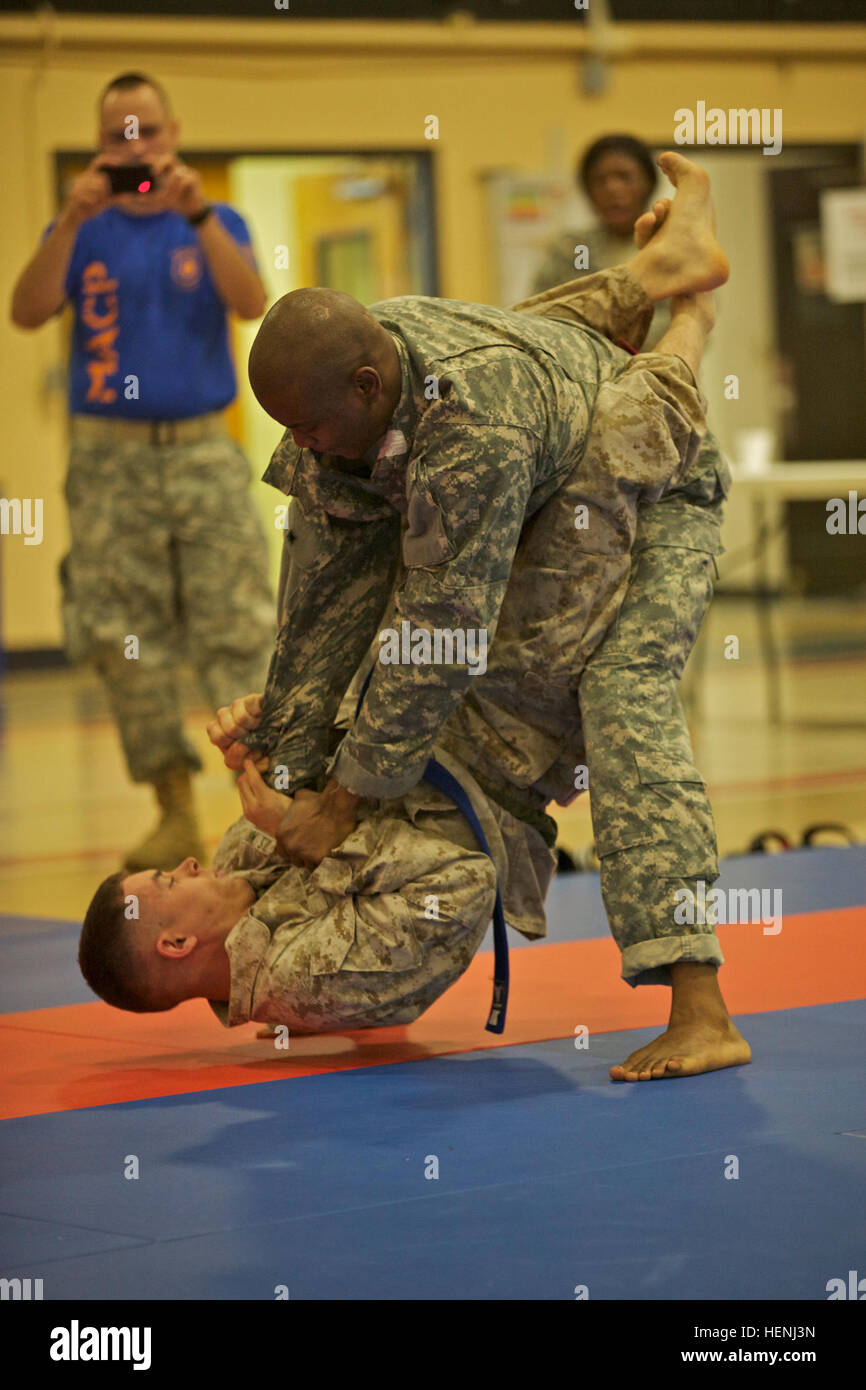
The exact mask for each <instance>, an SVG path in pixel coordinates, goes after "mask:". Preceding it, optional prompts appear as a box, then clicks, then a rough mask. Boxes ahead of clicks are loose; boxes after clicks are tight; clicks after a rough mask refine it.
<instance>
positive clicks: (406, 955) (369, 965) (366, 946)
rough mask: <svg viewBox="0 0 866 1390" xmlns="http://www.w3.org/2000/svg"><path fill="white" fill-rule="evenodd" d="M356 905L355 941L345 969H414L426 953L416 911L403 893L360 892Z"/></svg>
mask: <svg viewBox="0 0 866 1390" xmlns="http://www.w3.org/2000/svg"><path fill="white" fill-rule="evenodd" d="M354 904H355V940H354V942H353V944H352V946H350V948H349V951H348V953H347V954H346V957H345V959H344V960H343V963H342V965H341V967H340V969H341V970H353V971H354V970H387V971H399V970H414V969H415V968H416V966H419V965H421V963H422V961H423V958H424V957H423V953H422V950H421V946H420V944H419V942H418V939H417V937H416V936H415V928H414V925H413V923H412V914H411V912H410V910H409V907H408V905H407V903H406V899H405V898H403V897H402V896H401V895H400V894H399V893H377V894H376V895H375V896H372V897H367V898H365V897H363V896H362V895H360V894H359V895H358V896H357V897H356V898H355V899H354Z"/></svg>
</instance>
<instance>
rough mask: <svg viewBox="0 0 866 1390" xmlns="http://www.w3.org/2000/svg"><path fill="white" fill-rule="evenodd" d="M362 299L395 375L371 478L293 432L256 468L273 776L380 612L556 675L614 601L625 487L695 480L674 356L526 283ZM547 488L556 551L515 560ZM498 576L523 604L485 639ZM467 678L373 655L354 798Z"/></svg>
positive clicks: (424, 744) (346, 755)
mask: <svg viewBox="0 0 866 1390" xmlns="http://www.w3.org/2000/svg"><path fill="white" fill-rule="evenodd" d="M594 278H595V280H596V281H597V282H602V283H601V284H598V283H597V284H596V285H595V286H590V287H589V290H588V291H587V290H585V289H584V288H582V286H583V285H584V284H586V285H588V284H589V282H581V281H577V282H575V283H574V285H573V286H571V287H569V289H570V290H572V293H571V294H570V295H568V296H563V297H565V298H568V299H569V301H570V302H574V300H578V301H579V302H584V301H586V302H591V301H592V298H593V295H595V297H596V298H597V297H599V295H602V294H603V290H604V283H603V282H605V281H608V282H609V283H611V282H612V283H615V284H626V285H627V284H628V282H629V281H630V276H628V274H627V272H614V273H613V276H610V275H609V276H599V277H594ZM631 283H632V286H633V291H637V292H638V294H639V293H640V292H639V289H638V287H637V286H636V285H634V282H631ZM609 297H610V296H609V295H608V298H609ZM644 303H645V306H646V305H647V304H648V301H645V302H644ZM649 308H650V309H651V306H649ZM372 312H373V313H374V314H375V316H376V317H377V318H378V319H379V320H380V322H382V323H383V325H384V326H385V327H386V328H388V329H390V331H391V333H392V336H393V340H394V342H395V344H396V347H397V350H398V353H399V356H400V361H401V365H402V370H403V388H404V389H403V394H402V397H401V399H400V402H399V404H398V407H397V410H396V412H395V415H394V417H393V419H392V421H391V428H390V430H389V431H388V434H387V436H386V438H385V443H384V446H383V448H382V449H381V451H380V457H378V458H376V459H374V460H373V461H372V470H371V475H370V476H369V477H367V478H365V477H363V476H362V475H361V474H360V473H359V472H358V469H357V466H354V467H353V468H352V469H351V471H349V469H348V468H346V467H340V460H336V459H334V458H331V457H329V456H316V455H315V454H313V452H312V451H310V450H306V449H299V448H298V447H297V446H295V444H294V443H293V442H292V441H291V434H290V433H289V432H287V434H288V437H287V438H286V439H284V441H283V443H282V444H281V445H280V447H279V448H278V449H277V451H276V453H275V455H274V457H273V459H272V460H271V464H270V467H269V468H268V471H267V473H266V475H265V477H266V478H267V480H268V481H271V482H273V483H274V484H275V485H277V486H279V487H281V488H282V489H283V490H284V491H285V492H287V493H288V494H290V495H291V497H292V499H293V500H292V508H291V512H290V519H289V528H290V529H289V531H288V533H287V542H288V544H289V545H290V546H291V552H290V564H289V566H288V567H287V572H286V576H285V577H286V594H285V601H284V602H282V604H281V613H280V618H281V628H280V634H279V637H278V640H277V647H276V651H275V653H274V658H273V661H272V664H271V669H270V672H269V677H268V684H267V689H266V692H265V701H264V706H263V712H264V718H263V722H262V725H261V727H260V729H259V734H258V739H259V742H260V744H261V746H263V747H265V748H266V749H267V750H268V752H269V754H270V755H271V758H272V761H273V763H274V764H277V765H281V766H284V767H286V768H287V769H288V778H289V789H291V787H292V786H298V785H302V784H303V783H305V782H309V781H311V780H313V779H315V778H316V777H317V776H318V774H319V773H320V771H321V768H322V766H323V763H324V760H325V755H326V744H325V739H326V736H327V731H328V729H329V728H330V726H331V724H332V722H333V717H334V713H335V710H336V707H337V705H338V703H339V700H340V697H341V695H342V693H343V692H344V691H345V690H346V688H347V686H348V684H349V682H350V681H351V679H352V676H353V675H354V673H355V672H356V670H357V668H358V666H359V664H360V663H361V661H362V659H363V658H364V656H365V653H366V652H367V649H368V647H369V646H370V644H371V642H374V641H375V639H376V635H377V633H378V632H379V631H380V630H381V629H382V628H383V627H389V628H393V629H396V630H400V629H401V626H402V624H403V623H406V624H407V625H408V627H409V630H410V631H415V630H418V629H424V630H427V631H428V632H430V631H434V630H438V631H440V632H443V631H444V632H454V631H455V630H463V631H466V630H471V631H473V632H475V633H478V632H484V633H486V637H487V644H488V650H490V649H491V648H492V650H493V651H494V652H495V653H497V658H496V659H497V660H498V661H499V663H500V665H501V669H502V670H503V671H506V670H508V671H511V670H515V669H517V668H515V667H514V665H513V663H514V661H517V662H518V663H519V669H517V676H518V677H519V676H521V675H522V674H523V672H524V671H532V670H534V671H535V672H536V673H537V674H539V675H540V676H541V677H542V678H543V679H544V680H547V679H548V678H551V677H552V678H553V679H554V680H561V681H562V682H563V683H566V684H567V685H568V687H569V689H571V690H574V689H575V688H576V683H577V682H578V681H579V678H580V673H581V670H582V667H583V664H584V662H585V661H586V659H587V657H588V656H589V655H590V653H591V652H592V650H593V649H594V648H595V646H596V645H597V644H598V642H599V641H600V640H601V638H602V636H603V635H604V632H605V630H606V628H607V626H608V625H609V623H610V622H611V620H612V618H613V616H614V615H615V612H616V607H617V605H618V603H619V602H620V601H621V600H622V597H623V594H624V591H625V586H626V583H627V579H628V573H629V563H630V551H631V547H632V543H633V540H634V536H635V529H636V526H637V517H638V505H639V503H640V502H642V501H644V502H646V501H652V500H655V499H657V498H658V497H660V496H661V494H662V492H663V491H664V489H665V488H666V487H669V486H675V487H684V486H685V487H691V486H693V485H694V484H695V482H697V484H698V485H699V488H700V489H704V484H705V479H704V476H703V474H704V470H703V468H702V466H699V465H697V464H696V456H697V452H698V447H699V443H700V439H701V436H702V434H703V431H704V423H705V422H704V402H703V398H702V396H701V393H700V390H699V388H698V386H697V383H696V381H695V379H694V377H693V376H692V373H691V371H690V370H689V368H688V367H687V366H686V364H685V363H684V362H683V360H682V359H681V358H678V357H673V356H661V355H659V354H646V355H643V356H640V357H629V356H628V354H627V353H625V352H624V351H623V350H622V349H620V348H618V347H615V346H614V345H613V344H612V343H611V342H609V341H607V340H606V339H603V338H602V337H601V336H599V335H598V334H597V333H595V332H594V331H592V330H590V329H588V328H587V327H586V326H584V325H582V324H580V323H578V322H573V323H568V322H564V321H562V320H561V319H560V318H554V317H551V316H550V312H551V306H550V304H549V303H548V302H547V300H546V299H544V297H542V303H541V304H538V305H535V304H534V302H533V301H530V302H529V305H528V306H527V307H526V308H525V309H523V310H522V311H519V312H514V311H506V310H501V309H495V308H492V307H489V306H485V305H470V304H462V303H458V302H456V301H450V300H432V299H426V298H422V297H407V298H402V299H397V300H391V301H388V302H387V303H386V304H385V305H374V306H373V308H372ZM608 312H609V310H608ZM626 317H627V318H628V321H629V322H631V321H632V319H633V318H634V314H633V312H632V311H629V313H628V314H627V315H626ZM428 395H430V396H431V397H432V398H431V399H428V398H427V397H428ZM343 462H344V463H345V461H343ZM716 486H717V479H716V475H715V472H713V474H712V487H713V488H714V489H715V488H716ZM554 494H558V495H559V498H558V500H559V505H560V508H561V509H562V508H564V513H565V514H564V515H563V516H562V517H561V518H560V524H559V534H558V538H557V542H556V544H557V548H558V551H557V554H558V558H557V559H556V560H555V561H554V560H552V559H551V558H550V557H549V556H545V557H542V556H541V555H540V554H536V553H534V552H532V553H530V552H529V551H528V550H527V548H526V545H524V552H525V559H523V558H522V557H521V554H520V551H519V546H520V545H521V538H522V537H523V535H524V528H526V527H527V523H528V522H530V521H531V519H532V517H533V516H535V515H536V514H537V513H538V512H539V511H540V510H541V508H542V507H543V506H544V504H545V502H547V501H548V499H550V498H551V497H553V496H554ZM566 494H567V498H568V504H567V506H565V504H564V502H563V498H564V497H565V496H566ZM578 505H579V506H581V507H582V508H583V515H582V518H581V520H582V523H583V524H582V525H581V527H580V528H578V527H577V526H576V525H575V510H574V508H575V506H578ZM569 518H570V519H569ZM546 534H547V530H545V535H546ZM524 540H527V537H524ZM513 572H522V579H523V582H522V584H521V585H520V594H521V598H520V602H519V603H518V602H516V601H515V600H514V599H513V598H512V600H511V602H510V605H509V617H510V621H509V624H508V625H507V627H506V629H505V631H503V632H502V634H501V636H496V632H497V623H498V622H499V619H500V609H501V608H502V605H503V601H504V599H505V594H506V590H507V589H508V587H509V581H510V580H511V579H512V573H513ZM395 579H396V584H395ZM512 588H514V585H512ZM389 600H390V601H391V606H390V610H389V612H388V616H387V620H385V619H384V617H383V615H384V611H385V608H386V605H387V604H389ZM528 601H529V602H531V606H532V611H531V613H529V614H527V616H525V617H524V615H523V614H522V612H520V611H519V610H520V607H521V605H522V604H524V603H526V602H528ZM536 627H537V628H538V631H537V632H536V631H535V628H536ZM542 628H543V631H542V630H541V629H542ZM500 649H501V651H502V655H501V656H500V655H499V653H500ZM551 654H553V655H554V659H555V661H556V663H557V665H556V668H555V669H554V671H553V672H551V670H550V666H549V661H550V658H551ZM506 658H507V659H506ZM477 680H478V676H477V675H473V674H472V673H471V670H470V667H469V666H468V665H467V664H465V663H464V664H463V665H457V664H453V665H448V664H444V663H440V664H438V665H435V664H434V665H420V666H419V665H412V664H390V665H384V664H382V663H380V662H377V664H376V668H375V671H374V674H373V678H372V681H371V684H370V688H369V690H368V692H367V696H366V701H365V705H364V708H363V710H362V713H361V716H360V719H359V720H358V722H357V724H356V725H355V727H354V729H352V730H351V732H349V733H348V734H347V736H346V738H345V739H344V741H343V743H342V745H341V747H340V750H339V752H338V754H337V757H336V760H335V762H334V764H333V768H332V771H333V774H334V775H335V776H336V777H337V779H338V781H340V782H341V783H342V784H343V785H344V786H345V787H347V788H348V789H349V790H350V791H352V792H355V793H356V794H357V795H360V796H368V797H369V796H372V797H379V798H386V797H393V796H397V795H399V794H400V793H401V792H403V791H406V790H408V788H409V787H410V786H412V785H414V783H415V782H417V781H418V779H419V777H420V776H421V775H422V773H423V770H424V766H425V764H426V762H427V759H428V757H429V756H430V751H431V748H432V745H433V742H434V740H435V738H436V737H437V735H438V733H439V731H440V729H441V728H442V726H443V725H444V723H445V721H446V720H447V718H448V716H449V714H451V713H452V712H453V711H454V710H456V708H457V707H458V706H459V704H460V702H461V700H462V699H463V698H464V696H466V695H467V694H469V693H470V692H471V691H472V688H473V686H474V685H475V684H476V682H477ZM513 683H514V680H512V684H513ZM528 780H529V781H533V780H535V779H534V777H530V778H529V779H528Z"/></svg>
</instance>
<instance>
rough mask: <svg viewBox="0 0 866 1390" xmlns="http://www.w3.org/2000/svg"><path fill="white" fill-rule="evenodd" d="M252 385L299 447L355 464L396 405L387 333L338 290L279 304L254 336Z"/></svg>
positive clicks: (394, 364)
mask: <svg viewBox="0 0 866 1390" xmlns="http://www.w3.org/2000/svg"><path fill="white" fill-rule="evenodd" d="M249 378H250V385H251V386H252V389H253V391H254V393H255V396H256V399H257V400H258V402H259V404H260V405H261V406H262V408H263V409H264V410H265V411H267V413H268V415H270V416H272V417H273V419H275V420H278V421H279V422H280V424H282V425H285V426H286V428H287V429H290V430H291V432H292V434H293V436H294V438H295V443H296V444H299V445H300V446H301V447H307V448H312V449H315V450H317V452H322V453H334V454H341V455H342V456H343V457H345V458H360V456H361V454H363V453H364V452H365V450H366V449H367V448H369V446H370V445H371V444H372V443H374V442H375V440H376V439H378V438H379V436H380V435H382V434H383V433H384V432H385V430H386V429H387V427H388V423H389V421H390V419H391V416H392V415H393V413H394V410H395V409H396V406H397V402H398V401H399V399H400V386H401V377H400V362H399V358H398V356H397V349H396V348H395V346H394V342H393V339H392V338H391V335H390V333H388V331H387V329H385V328H383V327H382V325H381V324H380V323H379V322H377V320H376V319H374V318H373V316H372V314H370V313H368V312H367V310H366V309H365V308H364V306H363V304H360V303H359V302H358V300H357V299H353V298H352V296H351V295H350V294H344V293H343V292H342V291H341V290H327V289H303V290H293V291H292V293H291V294H286V295H283V297H282V299H278V300H277V302H276V304H275V305H274V306H273V308H272V309H270V310H269V311H268V313H267V314H266V315H265V318H264V319H263V321H262V325H261V327H260V328H259V331H258V333H257V334H256V338H255V341H254V343H253V346H252V350H251V352H250V360H249Z"/></svg>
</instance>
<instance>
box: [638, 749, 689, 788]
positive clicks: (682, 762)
mask: <svg viewBox="0 0 866 1390" xmlns="http://www.w3.org/2000/svg"><path fill="white" fill-rule="evenodd" d="M634 760H635V762H636V763H637V770H638V774H639V776H640V780H641V782H644V783H647V784H651V783H654V782H699V783H700V784H701V786H703V783H704V779H703V777H702V776H701V774H700V773H699V772H698V769H697V768H696V767H695V765H694V763H690V762H689V761H688V759H687V758H671V757H669V756H668V755H667V754H665V753H635V755H634Z"/></svg>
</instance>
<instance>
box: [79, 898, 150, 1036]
mask: <svg viewBox="0 0 866 1390" xmlns="http://www.w3.org/2000/svg"><path fill="white" fill-rule="evenodd" d="M124 878H125V874H123V873H122V872H120V873H116V874H109V876H108V878H106V879H103V881H102V883H100V885H99V887H98V888H97V890H96V892H95V893H94V895H93V898H92V899H91V902H90V906H89V907H88V909H87V912H86V913H85V916H84V922H83V924H82V927H81V938H80V940H79V943H78V964H79V966H80V967H81V973H82V975H83V976H84V978H85V980H86V981H87V983H88V984H89V985H90V988H91V989H92V990H93V992H94V994H98V995H99V997H100V999H104V1000H105V1002H106V1004H112V1005H113V1006H114V1008H115V1009H127V1010H128V1011H130V1012H131V1013H136V1014H152V1013H162V1012H164V1011H165V1010H166V1009H173V1008H174V1002H171V1003H166V1002H165V1000H164V999H163V998H160V997H159V996H158V995H157V994H156V993H155V992H154V990H153V988H152V986H151V985H150V984H149V982H148V981H147V979H146V978H142V970H141V963H140V961H139V960H138V959H137V958H136V955H135V952H134V949H133V943H132V939H131V933H130V928H129V922H128V921H127V918H126V915H125V906H126V904H125V900H124V895H123V880H124Z"/></svg>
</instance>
